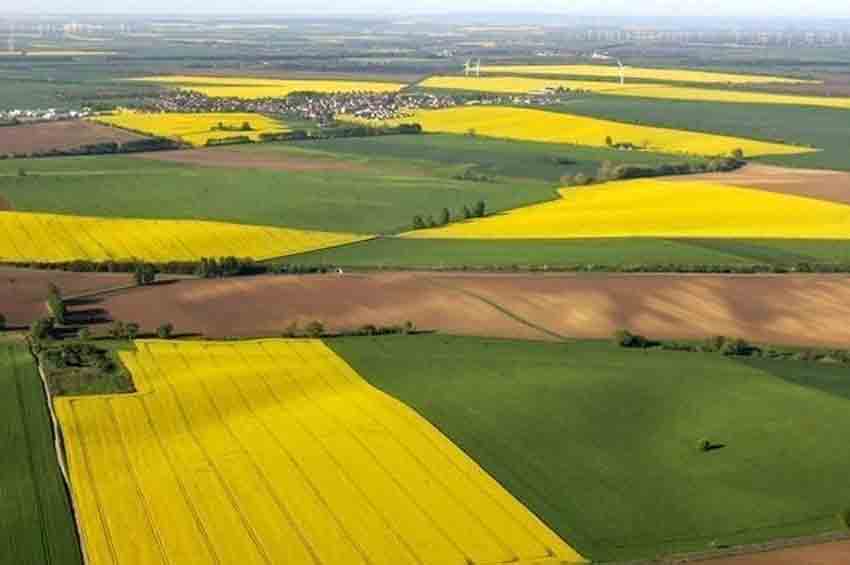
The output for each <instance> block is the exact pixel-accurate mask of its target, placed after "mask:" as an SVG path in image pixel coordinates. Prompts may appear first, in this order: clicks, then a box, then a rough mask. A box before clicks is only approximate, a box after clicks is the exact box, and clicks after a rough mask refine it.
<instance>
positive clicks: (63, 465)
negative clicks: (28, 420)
mask: <svg viewBox="0 0 850 565" xmlns="http://www.w3.org/2000/svg"><path fill="white" fill-rule="evenodd" d="M27 350H28V351H29V353H30V355H32V357H33V361H34V363H35V366H36V369H37V371H38V376H39V378H40V379H41V389H42V393H43V395H44V401H45V402H46V403H47V412H48V413H49V414H50V426H51V432H52V434H53V449H54V450H55V452H56V463H57V464H58V465H59V473H60V474H61V475H62V483H63V485H64V487H65V488H64V489H63V490H64V491H65V496H67V497H68V507H69V509H70V511H71V516H72V517H73V519H74V526H75V528H74V535H75V536H76V538H77V543H78V545H79V547H80V553H81V554H82V556H83V563H89V562H90V561H89V559H88V556H87V555H86V548H85V544H84V543H83V533H82V532H83V529H82V524H81V523H80V512H79V510H78V508H77V504H76V501H75V499H74V494H73V491H72V490H71V478H70V475H69V474H68V465H67V461H66V460H65V458H66V454H65V441H64V436H63V435H62V428H61V427H60V426H59V419H58V418H57V417H56V410H55V408H54V406H53V398H52V397H51V395H50V385H49V384H48V382H47V375H46V374H45V373H44V367H42V366H41V360H40V359H39V358H38V355H36V354H35V352H34V351H33V350H32V344H31V343H30V342H29V340H27ZM68 407H69V408H70V404H69V405H68Z"/></svg>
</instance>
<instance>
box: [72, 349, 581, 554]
mask: <svg viewBox="0 0 850 565" xmlns="http://www.w3.org/2000/svg"><path fill="white" fill-rule="evenodd" d="M120 355H121V359H122V361H123V362H124V363H125V365H126V366H127V367H128V368H129V369H130V371H131V373H132V375H133V378H134V380H135V382H136V383H137V388H138V389H139V393H138V394H133V395H124V396H122V395H113V396H110V397H77V398H59V399H57V400H56V409H57V410H56V411H57V414H58V417H59V421H60V425H61V428H62V433H63V437H64V440H65V448H66V452H67V454H68V464H69V471H70V474H71V487H72V495H73V501H74V506H75V509H76V515H77V519H78V522H79V524H80V531H81V537H82V541H83V547H84V549H85V553H86V556H87V563H88V565H166V564H189V563H191V564H192V565H213V564H215V565H261V564H262V565H277V564H281V565H284V564H285V565H318V564H325V565H343V564H344V565H468V564H470V563H482V564H483V563H516V564H517V565H524V564H527V565H530V564H532V563H534V564H537V565H542V564H546V563H549V564H551V565H556V564H562V563H567V562H581V561H582V558H581V556H579V555H578V554H577V553H576V552H575V551H574V550H573V549H571V548H570V547H569V546H568V545H567V544H566V543H564V542H563V541H562V540H561V539H560V538H559V537H558V536H557V535H556V534H555V533H553V532H552V531H551V530H550V529H549V528H547V527H546V526H545V525H544V524H543V523H542V522H541V521H540V520H538V519H537V518H536V517H535V516H534V515H533V514H532V513H531V512H530V511H528V510H527V509H526V508H525V507H524V506H523V505H522V504H521V503H520V502H518V501H517V500H516V499H514V498H513V497H512V496H511V495H510V494H509V493H508V492H507V491H505V490H504V489H503V488H502V487H501V486H500V485H499V484H498V483H497V482H496V481H495V480H494V479H492V478H491V477H490V476H489V475H487V474H486V473H485V472H484V471H483V470H482V469H481V468H480V467H478V465H476V464H475V462H473V461H472V460H471V459H469V458H468V457H467V456H466V455H465V454H464V453H463V452H462V451H461V450H460V449H458V448H457V447H456V446H455V445H454V444H453V443H451V441H450V440H448V439H447V438H446V437H445V436H443V435H442V434H441V433H440V432H439V431H438V430H437V429H436V428H434V427H433V426H431V425H430V424H429V423H428V422H427V421H426V420H424V419H423V418H421V417H420V416H419V415H418V414H416V413H415V412H414V411H413V410H411V409H410V408H408V407H407V406H405V405H404V404H402V403H400V402H398V401H397V400H395V399H393V398H391V397H389V396H387V395H386V394H384V393H382V392H381V391H379V390H377V389H375V388H373V387H372V386H371V385H369V384H368V383H367V382H366V381H365V380H363V379H362V378H361V377H360V376H359V375H358V374H357V373H356V372H355V371H354V370H353V369H352V368H351V367H349V366H348V365H347V364H346V363H345V362H344V361H343V360H342V359H340V358H339V357H338V356H336V354H334V353H333V352H332V351H331V350H330V349H329V348H328V347H327V346H325V345H324V344H323V343H322V342H321V341H316V340H280V339H273V340H259V341H249V342H173V341H156V340H153V341H138V342H136V351H134V352H122V353H121V354H120Z"/></svg>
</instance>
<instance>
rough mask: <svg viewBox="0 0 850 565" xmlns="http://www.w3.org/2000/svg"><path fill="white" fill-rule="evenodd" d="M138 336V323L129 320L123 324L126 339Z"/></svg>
mask: <svg viewBox="0 0 850 565" xmlns="http://www.w3.org/2000/svg"><path fill="white" fill-rule="evenodd" d="M138 336H139V324H137V323H135V322H130V323H129V324H126V325H125V326H124V337H126V338H127V339H136V338H137V337H138Z"/></svg>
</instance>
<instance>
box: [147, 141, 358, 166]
mask: <svg viewBox="0 0 850 565" xmlns="http://www.w3.org/2000/svg"><path fill="white" fill-rule="evenodd" d="M134 157H137V158H139V159H150V160H155V161H168V162H171V163H183V164H188V165H201V166H205V167H225V168H234V167H241V168H250V169H267V170H272V171H294V172H297V171H363V170H366V168H365V167H362V166H360V165H358V164H356V163H350V162H347V161H343V160H337V159H333V158H312V157H295V156H292V155H287V154H285V153H283V152H279V151H261V150H256V151H239V150H234V149H228V148H222V147H213V148H202V149H191V150H185V151H156V152H152V153H136V154H134Z"/></svg>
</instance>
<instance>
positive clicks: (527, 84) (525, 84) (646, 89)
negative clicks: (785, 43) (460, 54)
mask: <svg viewBox="0 0 850 565" xmlns="http://www.w3.org/2000/svg"><path fill="white" fill-rule="evenodd" d="M417 86H420V87H423V88H435V89H448V90H464V91H472V92H492V93H501V94H526V93H531V92H542V91H544V90H546V89H556V88H565V89H568V90H576V91H584V92H593V93H596V94H604V95H606V96H627V97H637V98H658V99H663V100H692V101H703V102H729V103H738V104H786V105H794V106H820V107H824V108H841V109H850V98H846V97H831V96H804V95H797V94H773V93H769V92H750V91H744V90H726V89H720V88H716V89H715V88H698V87H688V86H673V85H666V84H652V83H628V82H627V83H626V84H622V85H621V84H620V83H618V82H600V81H596V82H594V81H575V80H561V79H554V78H553V79H544V78H532V77H464V76H435V77H430V78H427V79H425V80H424V81H422V82H420V83H418V85H417Z"/></svg>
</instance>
